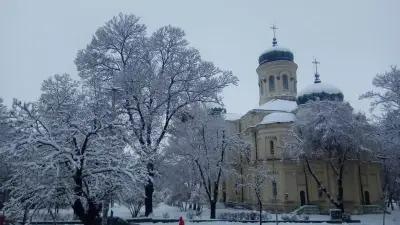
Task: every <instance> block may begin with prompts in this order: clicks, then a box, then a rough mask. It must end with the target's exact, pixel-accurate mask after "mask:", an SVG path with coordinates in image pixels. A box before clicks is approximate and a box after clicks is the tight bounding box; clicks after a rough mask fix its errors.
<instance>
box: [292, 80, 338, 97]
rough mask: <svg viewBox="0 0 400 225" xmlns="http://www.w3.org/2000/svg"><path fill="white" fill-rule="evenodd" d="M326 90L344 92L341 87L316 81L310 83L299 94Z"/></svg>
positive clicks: (327, 91)
mask: <svg viewBox="0 0 400 225" xmlns="http://www.w3.org/2000/svg"><path fill="white" fill-rule="evenodd" d="M322 92H325V93H327V94H339V93H342V91H340V89H339V88H337V87H335V86H333V85H330V84H326V83H314V84H310V85H308V86H307V87H306V88H304V89H303V90H301V91H300V92H299V93H298V94H297V96H303V95H309V94H313V93H322Z"/></svg>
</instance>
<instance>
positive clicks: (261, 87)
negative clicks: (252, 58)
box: [258, 82, 264, 95]
mask: <svg viewBox="0 0 400 225" xmlns="http://www.w3.org/2000/svg"><path fill="white" fill-rule="evenodd" d="M258 86H259V87H260V93H261V95H263V94H264V85H263V83H262V82H260V83H258Z"/></svg>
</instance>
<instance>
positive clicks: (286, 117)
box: [259, 112, 296, 124]
mask: <svg viewBox="0 0 400 225" xmlns="http://www.w3.org/2000/svg"><path fill="white" fill-rule="evenodd" d="M295 119H296V116H295V115H294V114H293V113H287V112H273V113H270V114H268V115H266V116H265V117H264V119H263V120H262V121H261V122H260V123H259V124H272V123H289V122H293V121H295Z"/></svg>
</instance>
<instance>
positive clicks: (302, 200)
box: [300, 191, 306, 205]
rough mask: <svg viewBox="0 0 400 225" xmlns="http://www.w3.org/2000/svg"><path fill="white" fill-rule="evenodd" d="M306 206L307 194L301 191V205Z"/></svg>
mask: <svg viewBox="0 0 400 225" xmlns="http://www.w3.org/2000/svg"><path fill="white" fill-rule="evenodd" d="M305 204H306V193H305V192H304V191H300V205H305Z"/></svg>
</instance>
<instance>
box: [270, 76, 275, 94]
mask: <svg viewBox="0 0 400 225" xmlns="http://www.w3.org/2000/svg"><path fill="white" fill-rule="evenodd" d="M269 91H275V77H274V76H270V77H269Z"/></svg>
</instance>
